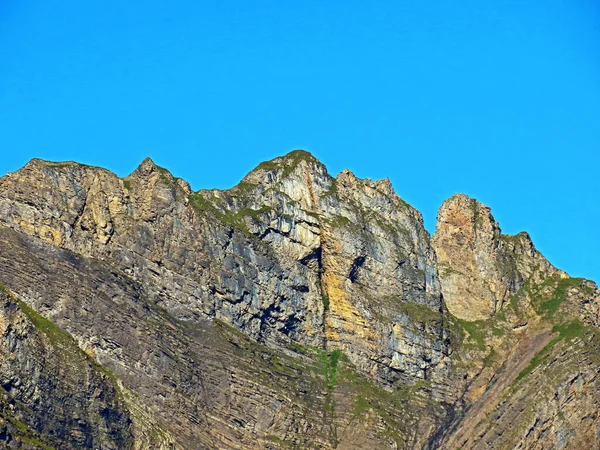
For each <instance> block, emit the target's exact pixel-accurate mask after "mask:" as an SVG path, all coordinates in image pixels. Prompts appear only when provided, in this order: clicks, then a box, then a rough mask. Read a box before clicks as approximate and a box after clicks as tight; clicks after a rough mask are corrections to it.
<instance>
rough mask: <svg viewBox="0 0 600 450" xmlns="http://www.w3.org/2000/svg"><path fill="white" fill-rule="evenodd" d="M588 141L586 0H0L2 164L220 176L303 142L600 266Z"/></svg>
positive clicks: (599, 66)
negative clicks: (480, 210) (489, 214)
mask: <svg viewBox="0 0 600 450" xmlns="http://www.w3.org/2000/svg"><path fill="white" fill-rule="evenodd" d="M599 144H600V3H599V2H598V1H597V0H563V1H556V0H539V1H532V0H514V1H502V0H497V1H481V0H476V1H472V0H461V1H454V0H453V1H450V0H437V1H429V2H427V1H410V2H409V1H401V0H390V1H380V0H371V1H357V0H344V1H333V0H331V1H323V0H306V1H296V2H291V1H282V0H273V1H227V0H215V1H208V0H196V1H179V2H176V1H175V2H173V1H170V2H167V1H164V2H153V1H126V2H123V1H103V2H82V1H80V0H78V1H72V0H60V1H52V0H40V1H29V0H22V1H18V2H16V1H9V0H0V152H1V156H2V157H1V158H0V173H5V172H7V171H13V170H16V169H17V168H19V167H20V166H22V165H23V164H25V163H26V162H27V161H28V160H29V159H31V158H33V157H39V158H44V159H50V160H77V161H80V162H84V163H88V164H94V165H100V166H103V167H107V168H109V169H111V170H113V171H115V172H116V173H117V174H119V175H121V176H124V175H127V174H128V173H130V172H131V171H132V170H133V169H134V168H135V167H136V166H137V165H138V164H139V162H140V161H141V160H142V159H143V158H144V157H146V156H150V157H152V158H153V159H154V160H155V161H156V162H157V163H158V164H160V165H162V166H165V167H167V168H168V169H170V170H171V172H173V174H174V175H176V176H179V177H182V178H185V179H186V180H188V181H189V182H190V183H191V184H192V187H193V188H194V189H200V188H209V187H219V188H227V187H231V186H232V185H234V184H236V183H237V182H238V181H239V180H240V179H241V178H242V177H243V176H244V175H245V173H247V172H248V171H249V170H250V169H252V168H253V167H254V166H255V165H256V164H257V163H258V162H260V161H262V160H266V159H271V158H273V157H275V156H278V155H281V154H284V153H287V152H288V151H290V150H292V149H296V148H304V149H307V150H309V151H311V152H312V153H313V154H314V155H315V156H316V157H318V158H319V159H320V160H321V161H323V162H324V163H325V164H326V165H327V166H328V168H329V170H330V172H331V173H332V174H336V173H337V172H338V171H340V170H341V169H343V168H349V169H350V170H352V171H353V172H355V173H356V174H357V175H358V176H361V177H370V178H383V177H386V176H387V177H389V178H390V179H391V180H392V183H393V185H394V187H395V189H396V191H397V192H398V193H399V194H400V195H401V196H402V197H403V198H404V199H405V200H407V201H408V202H409V203H411V204H413V205H414V206H415V207H417V208H418V209H419V210H420V211H422V212H423V214H424V217H425V223H426V226H427V228H428V229H429V230H430V231H433V229H434V228H435V215H436V212H437V208H438V207H439V205H440V204H441V202H442V201H443V200H444V199H445V198H447V197H449V196H450V195H452V194H453V193H455V192H463V193H466V194H468V195H470V196H472V197H475V198H477V199H479V200H480V201H482V202H484V203H486V204H488V205H489V206H491V207H492V210H493V213H494V215H495V216H496V218H497V219H498V221H499V222H500V224H501V226H502V229H503V231H504V232H507V233H516V232H519V231H521V230H527V231H528V232H529V233H530V234H531V235H532V237H533V240H534V242H535V243H536V245H537V246H538V248H539V249H540V250H541V251H542V252H543V253H544V254H545V255H546V256H547V257H548V258H549V259H550V261H551V262H552V263H554V264H555V265H557V266H558V267H560V268H562V269H564V270H567V271H568V272H569V273H571V274H572V275H574V276H585V277H588V278H592V279H594V280H596V281H600V238H599V237H598V231H597V228H598V224H599V223H600V208H599V206H600V204H599V200H598V198H599V194H600V182H599V171H600V155H599V154H598V151H599V150H600V146H599Z"/></svg>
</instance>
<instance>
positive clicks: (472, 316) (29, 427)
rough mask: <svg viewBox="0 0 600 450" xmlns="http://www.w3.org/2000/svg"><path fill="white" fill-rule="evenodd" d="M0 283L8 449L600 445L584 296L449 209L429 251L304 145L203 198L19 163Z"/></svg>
mask: <svg viewBox="0 0 600 450" xmlns="http://www.w3.org/2000/svg"><path fill="white" fill-rule="evenodd" d="M0 283H2V284H3V285H4V286H5V293H4V294H3V298H4V301H5V306H4V313H3V315H2V316H1V317H0V318H1V319H2V320H1V321H0V325H2V326H1V327H0V331H2V330H4V331H3V334H2V336H3V341H2V342H3V344H2V345H1V346H0V351H1V352H3V355H5V356H4V357H3V360H4V361H6V362H5V363H3V365H2V366H1V367H0V376H1V377H2V380H0V381H2V386H3V387H4V391H5V394H4V399H5V400H4V403H1V404H0V405H5V404H6V406H2V408H3V409H2V411H3V412H2V416H1V417H2V419H3V425H2V426H4V431H2V432H1V433H0V439H2V438H3V436H4V439H5V440H6V442H10V443H11V445H13V446H14V447H15V448H19V447H18V445H24V448H40V446H41V448H44V447H43V445H46V446H49V447H52V446H54V447H56V448H69V447H68V445H72V446H73V448H103V449H104V448H105V449H109V448H286V447H287V448H289V447H294V448H422V447H429V448H452V449H454V448H456V447H464V448H494V447H498V448H504V447H506V446H521V448H538V447H539V448H549V447H552V446H555V447H556V448H559V447H560V446H562V447H560V448H563V447H564V446H567V447H569V446H571V447H572V448H578V447H574V446H575V445H579V444H581V443H582V442H589V441H590V440H592V441H594V442H595V440H596V437H595V436H596V434H594V433H600V428H598V424H597V420H596V416H595V414H596V412H595V410H594V407H595V406H594V405H596V404H597V402H598V401H600V394H596V392H599V391H598V389H597V387H598V386H597V384H596V383H597V380H596V376H595V371H594V367H595V364H596V362H595V361H596V352H595V351H594V349H595V346H596V340H597V338H596V335H597V332H596V330H597V326H598V308H599V305H600V294H599V293H598V290H597V288H596V286H595V285H594V284H593V283H591V282H588V281H585V280H579V279H572V278H569V277H568V275H567V274H565V273H564V272H561V271H559V270H557V269H555V268H554V267H553V266H551V265H550V264H549V263H548V262H547V261H546V260H545V259H544V257H543V256H542V255H541V254H540V253H539V252H538V251H537V250H536V249H535V247H534V246H533V244H532V242H531V240H530V239H529V236H528V235H527V234H525V233H521V234H519V235H516V236H505V235H502V234H501V232H500V228H499V226H498V224H497V223H496V222H495V220H494V219H493V217H492V216H491V214H490V210H489V208H487V207H485V206H483V205H481V204H480V203H478V202H477V201H475V200H472V199H469V198H467V197H466V196H462V195H457V196H454V197H452V198H451V199H449V200H447V201H446V202H445V203H444V204H443V205H442V208H441V209H440V213H439V216H438V226H437V231H436V233H435V235H434V237H433V239H430V237H429V234H428V233H427V231H425V229H424V227H423V221H422V218H421V215H420V213H419V212H418V211H416V210H415V209H414V208H412V207H411V206H410V205H408V204H407V203H405V202H404V201H403V200H402V199H401V198H400V197H399V196H398V195H397V194H396V193H395V192H394V191H393V189H392V187H391V184H390V183H389V181H388V180H380V181H371V180H368V179H366V180H362V179H358V178H357V177H355V176H354V175H353V174H352V173H351V172H349V171H343V172H341V173H340V174H339V175H338V176H337V177H336V178H333V177H332V176H330V175H329V174H328V173H327V170H326V168H325V167H324V166H323V165H322V164H321V163H320V162H319V161H317V160H316V159H315V158H314V157H312V155H310V154H308V153H306V152H303V151H295V152H292V153H290V154H288V155H286V156H284V157H280V158H276V159H274V160H272V161H268V162H265V163H261V164H260V165H259V166H258V167H257V168H256V169H254V170H253V171H252V172H250V173H249V174H248V175H247V176H246V177H245V178H244V179H243V180H242V182H241V183H240V184H239V185H238V186H236V187H234V188H232V189H230V190H226V191H221V190H202V191H198V192H192V190H191V189H190V187H189V185H188V184H187V183H186V182H185V181H183V180H180V179H176V178H174V177H173V176H172V175H171V174H170V173H169V172H168V171H166V170H165V169H163V168H160V167H158V166H156V165H155V164H154V163H153V162H152V161H151V160H149V159H147V160H145V161H143V162H142V164H141V165H140V166H139V167H138V168H137V169H136V170H135V171H134V172H133V173H132V174H131V175H129V176H128V177H126V178H124V179H120V178H118V177H117V176H116V175H114V174H112V173H110V172H108V171H106V170H104V169H100V168H95V167H89V166H84V165H80V164H76V163H49V162H45V161H41V160H32V161H31V162H30V163H29V164H27V165H26V166H25V167H24V168H23V169H21V170H19V171H18V172H15V173H11V174H8V175H6V176H5V177H4V178H2V179H0ZM6 324H10V326H8V325H6ZM5 325H6V326H5ZM47 327H51V329H52V330H54V331H53V333H55V334H56V335H59V336H60V341H59V343H56V342H53V341H52V339H50V336H51V335H52V333H50V334H48V333H46V332H45V329H46V328H47ZM15 330H21V331H19V334H18V336H19V337H18V338H15V337H14V336H15V333H16V331H15ZM14 342H17V344H18V345H17V344H15V343H14ZM67 342H68V345H67V344H66V343H67ZM67 348H68V351H67V350H65V349H67ZM2 349H5V350H2ZM55 353H56V356H55ZM61 357H62V358H64V359H65V362H64V363H60V361H62V360H61V359H60V358H61ZM67 359H68V361H67ZM9 361H12V362H9ZM24 361H28V362H27V364H25V363H24ZM47 361H52V363H50V362H47ZM554 368H558V371H555V370H554ZM5 380H7V381H6V382H5ZM10 380H19V381H10ZM573 380H575V381H573ZM6 383H8V384H6ZM15 383H17V384H15ZM542 388H543V389H542ZM541 391H544V395H542V394H540V392H541ZM546 391H547V392H546ZM30 392H35V393H36V394H35V395H33V394H31V393H30ZM32 396H33V397H32ZM58 398H61V399H64V401H62V402H61V401H59V400H57V399H58ZM559 398H562V399H564V401H563V403H560V402H559V401H558V400H552V399H559ZM11 402H12V403H11ZM10 405H13V406H10ZM15 405H16V406H15ZM525 410H526V411H530V413H527V414H525V413H523V411H525ZM48 411H53V413H52V417H54V418H57V419H49V418H48V416H49V415H50V413H49V412H48ZM54 411H57V412H54ZM492 416H493V418H492ZM58 418H60V419H58ZM57 420H60V421H59V422H57ZM515 424H518V426H515ZM21 425H22V426H21ZM70 436H77V439H78V440H73V439H72V438H70ZM67 443H70V444H67ZM36 446H37V447H36Z"/></svg>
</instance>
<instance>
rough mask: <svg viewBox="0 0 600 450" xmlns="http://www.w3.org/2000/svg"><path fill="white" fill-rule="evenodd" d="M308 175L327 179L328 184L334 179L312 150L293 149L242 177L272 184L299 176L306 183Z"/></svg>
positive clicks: (248, 181)
mask: <svg viewBox="0 0 600 450" xmlns="http://www.w3.org/2000/svg"><path fill="white" fill-rule="evenodd" d="M298 168H302V171H301V172H299V171H298V170H297V169H298ZM307 177H308V178H311V179H313V180H315V179H321V180H323V179H325V180H327V182H326V184H330V180H332V177H331V176H330V175H329V173H328V172H327V168H326V167H325V165H324V164H323V163H321V162H320V161H319V160H318V159H317V158H315V157H314V156H313V155H312V154H311V153H310V152H308V151H306V150H293V151H291V152H289V153H287V154H286V155H283V156H278V157H277V158H274V159H271V160H269V161H263V162H261V163H260V164H259V165H258V166H256V167H255V168H254V169H253V170H251V171H250V173H248V175H246V176H245V177H244V178H243V179H242V182H243V183H244V182H245V183H251V184H258V185H263V186H271V185H276V184H278V183H280V182H282V181H283V180H284V179H287V178H297V180H298V181H299V182H301V183H305V182H306V181H307V180H306V179H307Z"/></svg>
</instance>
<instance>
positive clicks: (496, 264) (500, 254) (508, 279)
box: [432, 194, 566, 321]
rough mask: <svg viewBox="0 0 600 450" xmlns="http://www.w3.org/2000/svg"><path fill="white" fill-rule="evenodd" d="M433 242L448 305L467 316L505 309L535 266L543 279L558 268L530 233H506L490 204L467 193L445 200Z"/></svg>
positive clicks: (473, 317) (477, 317)
mask: <svg viewBox="0 0 600 450" xmlns="http://www.w3.org/2000/svg"><path fill="white" fill-rule="evenodd" d="M432 245H433V247H434V249H435V252H436V255H437V262H438V268H439V273H440V280H441V285H442V293H443V295H444V301H445V303H446V306H447V307H448V310H449V311H450V313H452V314H453V315H454V316H456V317H458V318H460V319H464V320H470V321H472V320H483V319H488V318H490V317H491V316H493V315H494V314H495V313H496V312H498V311H500V310H501V309H502V307H503V305H504V303H505V302H506V301H507V300H508V299H509V297H510V296H511V295H513V294H515V293H516V292H517V291H518V290H519V289H520V288H521V287H522V285H523V283H524V281H525V280H526V279H528V278H530V277H531V276H532V275H533V271H534V269H535V270H536V271H537V272H539V273H541V274H543V276H544V277H547V276H550V275H553V274H556V273H558V272H559V271H558V270H557V269H555V268H554V267H553V266H552V265H550V263H548V261H547V260H546V259H545V258H544V257H543V256H542V255H541V254H540V253H539V252H538V251H537V250H536V249H535V247H534V246H533V243H532V242H531V239H530V238H529V235H528V234H527V233H520V234H518V235H516V236H506V235H502V234H501V230H500V227H499V226H498V224H497V223H496V221H495V220H494V217H493V216H492V214H491V210H490V208H489V207H487V206H485V205H482V204H481V203H479V202H478V201H477V200H475V199H471V198H469V197H467V196H466V195H462V194H457V195H454V196H452V197H451V198H449V199H448V200H446V201H445V202H444V203H443V204H442V207H441V208H440V210H439V213H438V223H437V228H436V232H435V234H434V236H433V241H432ZM563 276H566V274H563Z"/></svg>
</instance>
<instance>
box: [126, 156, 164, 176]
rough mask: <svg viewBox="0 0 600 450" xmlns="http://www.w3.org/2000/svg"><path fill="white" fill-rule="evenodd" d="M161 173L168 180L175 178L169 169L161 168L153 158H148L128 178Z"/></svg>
mask: <svg viewBox="0 0 600 450" xmlns="http://www.w3.org/2000/svg"><path fill="white" fill-rule="evenodd" d="M157 172H158V173H159V174H161V175H162V176H166V177H168V178H173V179H174V178H175V177H174V176H173V175H172V174H171V172H169V170H168V169H165V168H164V167H161V166H159V165H158V164H156V163H155V162H154V161H153V160H152V158H150V157H146V158H144V159H143V160H142V162H141V163H140V164H139V166H137V168H136V169H135V170H134V171H133V172H132V173H131V174H130V175H129V176H127V177H126V178H129V177H132V176H133V177H135V176H137V177H148V176H150V175H152V174H154V173H157Z"/></svg>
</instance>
